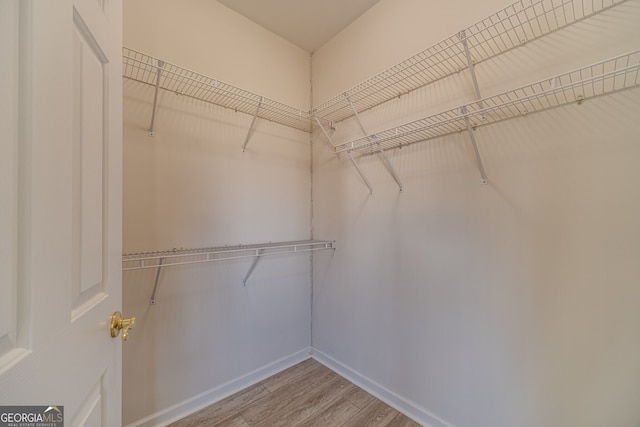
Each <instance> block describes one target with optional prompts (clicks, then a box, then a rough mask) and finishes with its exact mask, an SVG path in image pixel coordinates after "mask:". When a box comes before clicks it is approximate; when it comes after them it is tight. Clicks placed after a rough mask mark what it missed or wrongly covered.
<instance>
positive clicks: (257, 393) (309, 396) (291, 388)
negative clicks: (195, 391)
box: [171, 359, 419, 427]
mask: <svg viewBox="0 0 640 427" xmlns="http://www.w3.org/2000/svg"><path fill="white" fill-rule="evenodd" d="M196 426H198V427H278V426H286V427H290V426H296V427H297V426H300V427H333V426H335V427H339V426H343V427H362V426H370V427H419V424H417V423H416V422H414V421H413V420H411V419H410V418H408V417H407V416H405V415H404V414H401V413H400V412H398V411H396V410H395V409H393V408H391V407H390V406H388V405H386V404H385V403H384V402H382V401H380V400H378V399H376V398H375V397H374V396H372V395H370V394H369V393H367V392H365V391H364V390H362V389H361V388H360V387H358V386H356V385H354V384H352V383H350V382H349V381H347V380H346V379H344V378H343V377H341V376H340V375H338V374H337V373H335V372H334V371H332V370H331V369H329V368H327V367H326V366H324V365H323V364H321V363H319V362H318V361H316V360H314V359H307V360H305V361H303V362H301V363H298V364H297V365H294V366H292V367H291V368H289V369H286V370H284V371H282V372H279V373H277V374H275V375H273V376H271V377H269V378H267V379H265V380H263V381H261V382H260V383H258V384H255V385H253V386H251V387H248V388H246V389H245V390H242V391H240V392H238V393H236V394H234V395H232V396H229V397H227V398H226V399H223V400H221V401H220V402H217V403H215V404H213V405H211V406H208V407H207V408H204V409H202V410H200V411H198V412H196V413H194V414H192V415H190V416H188V417H186V418H184V419H182V420H180V421H178V422H176V423H174V424H171V427H196Z"/></svg>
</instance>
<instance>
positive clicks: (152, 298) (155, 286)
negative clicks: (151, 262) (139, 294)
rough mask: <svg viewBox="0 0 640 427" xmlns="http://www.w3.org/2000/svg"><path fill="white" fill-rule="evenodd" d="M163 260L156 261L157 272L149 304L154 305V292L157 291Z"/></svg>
mask: <svg viewBox="0 0 640 427" xmlns="http://www.w3.org/2000/svg"><path fill="white" fill-rule="evenodd" d="M163 262H164V258H160V260H159V261H158V270H157V271H156V280H155V281H154V283H153V292H152V293H151V304H155V303H156V292H157V291H158V280H159V279H160V271H161V270H162V263H163Z"/></svg>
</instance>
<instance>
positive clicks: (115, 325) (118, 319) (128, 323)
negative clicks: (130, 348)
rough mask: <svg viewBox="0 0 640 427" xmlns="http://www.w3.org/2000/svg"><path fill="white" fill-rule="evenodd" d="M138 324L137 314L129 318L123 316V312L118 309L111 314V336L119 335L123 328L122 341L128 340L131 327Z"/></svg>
mask: <svg viewBox="0 0 640 427" xmlns="http://www.w3.org/2000/svg"><path fill="white" fill-rule="evenodd" d="M135 325H136V316H131V317H129V318H126V319H125V318H124V317H122V313H120V312H119V311H116V312H115V313H113V315H111V336H112V337H113V338H115V337H117V336H118V334H119V333H120V331H121V330H122V341H126V340H127V338H129V329H133V327H134V326H135Z"/></svg>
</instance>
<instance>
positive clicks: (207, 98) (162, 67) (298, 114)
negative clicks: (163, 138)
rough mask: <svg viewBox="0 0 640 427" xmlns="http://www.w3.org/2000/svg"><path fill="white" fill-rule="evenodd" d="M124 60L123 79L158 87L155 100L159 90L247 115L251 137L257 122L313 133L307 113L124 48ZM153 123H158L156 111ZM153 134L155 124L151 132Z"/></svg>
mask: <svg viewBox="0 0 640 427" xmlns="http://www.w3.org/2000/svg"><path fill="white" fill-rule="evenodd" d="M122 60H123V64H122V73H123V77H126V78H128V79H131V80H134V81H137V82H141V83H144V84H147V85H150V86H153V87H155V88H156V93H155V95H154V98H156V99H157V92H158V89H164V90H167V91H170V92H174V93H175V94H177V95H184V96H188V97H190V98H194V99H197V100H199V101H203V102H207V103H210V104H214V105H218V106H220V107H224V108H229V109H232V110H234V111H239V112H242V113H245V114H247V115H249V116H250V117H253V119H252V125H251V128H250V130H249V133H251V131H252V129H253V124H254V123H255V119H256V118H261V119H264V120H269V121H271V122H275V123H279V124H281V125H284V126H288V127H292V128H295V129H299V130H302V131H304V132H311V120H310V114H309V112H308V111H303V110H299V109H296V108H294V107H290V106H288V105H285V104H281V103H279V102H276V101H273V100H271V99H269V98H266V97H262V96H260V95H256V94H255V93H251V92H248V91H246V90H243V89H240V88H237V87H235V86H232V85H229V84H227V83H223V82H221V81H219V80H216V79H213V78H211V77H208V76H205V75H203V74H199V73H196V72H195V71H191V70H188V69H186V68H183V67H180V66H177V65H174V64H171V63H169V62H165V61H162V60H160V59H157V58H154V57H152V56H150V55H147V54H144V53H142V52H138V51H136V50H133V49H130V48H127V47H123V48H122ZM152 121H155V107H154V116H153V118H152ZM153 130H154V129H153V124H152V125H151V129H150V132H153ZM247 142H248V141H245V147H246V144H247Z"/></svg>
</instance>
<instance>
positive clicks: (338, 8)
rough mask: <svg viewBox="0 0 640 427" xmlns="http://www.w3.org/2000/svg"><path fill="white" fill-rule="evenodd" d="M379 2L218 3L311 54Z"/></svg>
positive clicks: (247, 0) (235, 0)
mask: <svg viewBox="0 0 640 427" xmlns="http://www.w3.org/2000/svg"><path fill="white" fill-rule="evenodd" d="M378 1H379V0H218V2H220V3H222V4H223V5H225V6H227V7H228V8H230V9H232V10H234V11H235V12H237V13H239V14H241V15H243V16H244V17H246V18H248V19H250V20H251V21H253V22H255V23H256V24H258V25H260V26H262V27H264V28H266V29H267V30H269V31H271V32H272V33H275V34H277V35H279V36H281V37H283V38H285V39H286V40H289V41H290V42H291V43H293V44H295V45H297V46H299V47H301V48H302V49H304V50H306V51H307V52H314V51H316V50H317V49H319V48H320V47H321V46H322V45H323V44H325V43H326V42H327V41H329V40H330V39H331V38H332V37H334V36H335V35H336V34H338V33H339V32H340V31H342V30H343V29H344V28H346V27H347V26H349V24H351V23H352V22H353V21H355V20H356V19H357V18H358V17H359V16H361V15H362V14H363V13H365V12H366V11H367V10H369V9H370V8H371V7H372V6H373V5H374V4H376V3H377V2H378Z"/></svg>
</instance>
